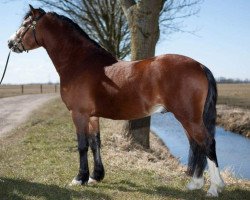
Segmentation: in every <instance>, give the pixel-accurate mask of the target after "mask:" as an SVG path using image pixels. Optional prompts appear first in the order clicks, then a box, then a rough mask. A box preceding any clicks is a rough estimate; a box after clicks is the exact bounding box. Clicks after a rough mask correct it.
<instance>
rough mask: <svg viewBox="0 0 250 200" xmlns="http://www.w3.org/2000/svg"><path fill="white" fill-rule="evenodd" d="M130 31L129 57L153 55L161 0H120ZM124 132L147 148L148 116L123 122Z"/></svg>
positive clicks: (135, 58) (141, 57) (133, 58)
mask: <svg viewBox="0 0 250 200" xmlns="http://www.w3.org/2000/svg"><path fill="white" fill-rule="evenodd" d="M121 5H122V8H123V11H124V13H125V15H126V17H127V20H128V24H129V29H130V33H131V59H132V60H140V59H145V58H149V57H153V56H154V55H155V46H156V43H157V41H158V39H159V22H158V21H159V16H160V11H161V9H162V5H163V2H162V0H154V1H152V0H141V1H139V2H138V3H136V2H135V1H134V0H121ZM124 129H125V130H124V131H125V134H126V136H128V137H130V138H131V139H132V141H134V142H136V143H138V144H140V145H142V146H143V147H144V148H149V131H150V117H146V118H142V119H138V120H131V121H128V122H126V124H125V128H124Z"/></svg>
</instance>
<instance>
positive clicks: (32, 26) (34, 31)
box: [14, 13, 45, 52]
mask: <svg viewBox="0 0 250 200" xmlns="http://www.w3.org/2000/svg"><path fill="white" fill-rule="evenodd" d="M44 14H45V13H42V14H41V15H40V16H38V17H35V18H34V19H33V20H32V21H31V23H30V24H29V25H28V26H27V28H26V30H25V31H24V32H23V33H22V35H21V36H20V37H19V38H18V41H17V42H16V43H15V44H14V45H15V46H16V48H18V46H17V45H18V44H21V46H22V48H23V50H21V49H19V48H18V49H19V51H26V52H28V50H26V49H25V47H24V44H23V41H22V40H23V37H24V36H25V34H26V33H27V32H28V30H29V29H30V28H32V32H33V36H34V39H35V42H36V44H37V45H38V46H40V44H39V43H38V41H37V38H36V25H37V22H38V20H40V19H41V18H42V17H43V15H44ZM29 18H30V19H32V17H31V16H30V17H29ZM22 27H26V26H22Z"/></svg>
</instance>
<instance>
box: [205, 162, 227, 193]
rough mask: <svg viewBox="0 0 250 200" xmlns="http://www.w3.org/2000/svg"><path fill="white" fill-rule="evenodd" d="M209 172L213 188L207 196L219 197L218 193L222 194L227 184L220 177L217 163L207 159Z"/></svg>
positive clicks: (211, 187)
mask: <svg viewBox="0 0 250 200" xmlns="http://www.w3.org/2000/svg"><path fill="white" fill-rule="evenodd" d="M207 163H208V171H209V175H210V180H211V186H210V188H209V190H208V192H207V196H211V197H218V192H221V191H222V189H223V188H224V187H225V183H224V181H223V180H222V178H221V176H220V171H219V168H218V167H216V165H215V163H214V162H213V161H211V160H210V159H209V158H207Z"/></svg>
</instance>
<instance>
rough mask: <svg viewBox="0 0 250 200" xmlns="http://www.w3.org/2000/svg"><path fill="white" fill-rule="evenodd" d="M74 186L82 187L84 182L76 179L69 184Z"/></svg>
mask: <svg viewBox="0 0 250 200" xmlns="http://www.w3.org/2000/svg"><path fill="white" fill-rule="evenodd" d="M74 185H82V180H77V179H76V178H74V179H73V180H72V181H71V183H70V184H69V186H74Z"/></svg>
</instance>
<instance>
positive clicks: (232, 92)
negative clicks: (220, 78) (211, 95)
mask: <svg viewBox="0 0 250 200" xmlns="http://www.w3.org/2000/svg"><path fill="white" fill-rule="evenodd" d="M217 86H218V104H226V105H229V106H238V107H242V108H248V109H250V84H218V85H217Z"/></svg>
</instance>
